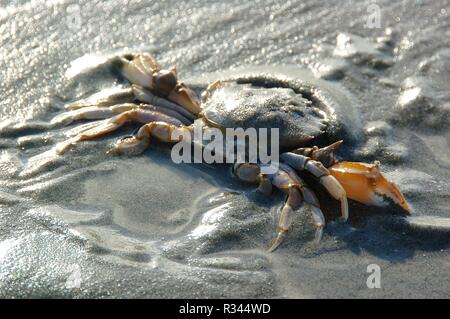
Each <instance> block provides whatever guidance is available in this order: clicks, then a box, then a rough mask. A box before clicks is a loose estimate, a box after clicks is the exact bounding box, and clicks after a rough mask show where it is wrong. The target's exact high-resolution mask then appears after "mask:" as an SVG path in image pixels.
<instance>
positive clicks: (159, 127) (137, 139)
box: [111, 122, 190, 154]
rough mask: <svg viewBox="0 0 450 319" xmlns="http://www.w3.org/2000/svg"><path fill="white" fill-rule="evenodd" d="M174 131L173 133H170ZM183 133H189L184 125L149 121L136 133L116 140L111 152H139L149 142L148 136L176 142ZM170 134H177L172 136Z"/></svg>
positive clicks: (167, 141)
mask: <svg viewBox="0 0 450 319" xmlns="http://www.w3.org/2000/svg"><path fill="white" fill-rule="evenodd" d="M173 133H175V134H174V135H172V134H173ZM184 134H190V130H189V128H188V127H186V126H181V127H180V126H175V125H172V124H169V123H166V122H151V123H147V124H145V125H144V126H142V127H141V128H140V129H139V131H138V132H137V134H136V135H134V136H129V137H126V138H122V139H120V140H119V141H117V143H116V145H115V146H114V148H113V149H112V150H111V152H114V153H128V154H130V153H131V154H139V153H142V152H143V151H144V150H145V149H146V148H147V147H148V145H149V144H150V138H151V137H152V136H153V137H155V138H156V139H158V140H160V141H162V142H166V143H177V142H179V141H180V140H181V138H182V136H184ZM172 136H178V137H177V138H175V139H174V138H172Z"/></svg>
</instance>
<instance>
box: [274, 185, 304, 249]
mask: <svg viewBox="0 0 450 319" xmlns="http://www.w3.org/2000/svg"><path fill="white" fill-rule="evenodd" d="M287 194H288V197H287V199H286V203H285V204H284V206H283V208H282V209H281V213H280V219H279V221H278V227H277V237H275V239H274V240H273V241H272V243H271V244H270V247H269V249H268V250H267V251H268V252H273V251H274V250H275V249H277V248H278V247H279V246H280V245H281V243H282V242H283V241H284V238H285V237H286V234H287V231H288V230H289V227H290V226H291V225H292V222H293V220H294V214H295V211H296V210H297V209H298V208H299V207H300V205H301V203H302V196H301V194H300V191H299V189H298V188H297V187H295V186H290V187H289V188H288V189H287Z"/></svg>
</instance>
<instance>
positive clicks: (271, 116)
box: [186, 66, 362, 150]
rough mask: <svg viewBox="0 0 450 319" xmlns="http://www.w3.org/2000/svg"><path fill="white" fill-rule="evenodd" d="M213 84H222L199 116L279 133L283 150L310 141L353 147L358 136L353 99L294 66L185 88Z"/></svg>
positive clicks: (208, 79)
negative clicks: (347, 143) (338, 141)
mask: <svg viewBox="0 0 450 319" xmlns="http://www.w3.org/2000/svg"><path fill="white" fill-rule="evenodd" d="M213 79H215V80H216V79H220V80H221V81H222V84H221V85H220V86H219V87H218V88H217V89H216V90H214V91H213V92H212V93H211V94H210V96H209V98H208V99H207V100H206V101H205V102H204V103H203V104H202V113H203V115H204V116H205V117H206V118H207V119H209V120H211V121H212V122H214V123H218V124H220V125H221V126H223V127H227V128H237V127H241V128H244V129H247V128H268V129H270V128H278V129H279V134H280V147H281V148H282V149H285V150H288V149H293V148H297V147H301V146H304V145H306V144H308V143H313V140H314V143H315V144H317V143H326V142H328V141H330V140H336V138H339V139H341V138H345V139H346V140H347V141H352V140H353V141H356V140H357V136H358V135H359V136H360V134H361V132H362V130H361V127H360V123H361V121H360V120H359V113H358V111H357V108H356V103H355V102H354V100H353V98H352V97H351V95H350V94H349V93H348V92H347V91H345V89H343V88H342V87H341V86H339V85H338V84H335V83H332V82H329V81H325V80H320V79H317V78H315V77H314V76H313V75H312V74H311V73H310V72H309V71H307V70H304V69H300V68H298V67H296V66H293V67H287V66H286V67H277V68H273V67H251V68H249V67H247V68H243V69H240V70H234V71H228V72H226V73H225V74H220V73H219V74H218V73H211V74H206V75H203V76H202V77H200V78H196V79H191V80H188V81H186V82H187V83H188V84H189V86H192V87H194V88H196V87H197V88H201V87H203V88H204V87H205V86H206V85H207V84H209V83H212V81H213ZM321 138H323V140H321Z"/></svg>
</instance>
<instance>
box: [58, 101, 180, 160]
mask: <svg viewBox="0 0 450 319" xmlns="http://www.w3.org/2000/svg"><path fill="white" fill-rule="evenodd" d="M127 121H134V122H139V123H149V122H157V121H164V122H167V123H168V124H171V125H173V126H182V125H183V124H182V123H181V122H180V121H179V120H177V119H175V118H173V117H170V116H167V115H165V114H162V113H159V112H151V111H145V110H138V109H135V110H130V111H126V112H123V113H121V114H119V115H116V116H114V117H112V118H110V119H108V120H107V121H102V122H101V123H100V124H99V125H98V126H95V127H93V128H91V129H89V130H86V131H84V132H81V133H80V134H78V135H76V136H74V137H72V138H70V139H69V140H67V141H64V142H62V143H59V144H57V145H56V152H57V153H58V154H63V153H64V152H65V151H66V150H67V149H69V148H70V147H72V146H74V145H76V144H78V143H79V142H81V141H85V140H92V139H95V138H97V137H99V136H102V135H105V134H107V133H110V132H113V131H115V130H117V129H118V128H120V127H121V126H122V125H123V124H125V122H127Z"/></svg>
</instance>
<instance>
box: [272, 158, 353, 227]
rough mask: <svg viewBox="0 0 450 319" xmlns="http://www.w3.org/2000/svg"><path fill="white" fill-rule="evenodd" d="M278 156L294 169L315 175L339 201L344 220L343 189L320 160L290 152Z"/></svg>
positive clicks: (346, 206)
mask: <svg viewBox="0 0 450 319" xmlns="http://www.w3.org/2000/svg"><path fill="white" fill-rule="evenodd" d="M280 158H281V159H282V160H283V161H284V162H285V163H287V164H289V165H290V166H291V167H293V168H294V169H296V170H299V171H308V172H309V173H311V174H312V175H314V176H315V177H317V178H318V179H319V181H320V183H321V184H322V185H323V186H324V187H325V188H326V189H327V191H328V192H329V193H330V195H331V196H333V197H334V198H335V199H337V200H339V201H340V202H341V218H342V219H343V220H344V221H346V220H347V219H348V202H347V194H346V192H345V189H344V188H343V187H342V185H341V184H340V183H339V181H338V180H337V179H336V178H335V177H334V176H333V175H331V174H330V172H329V170H328V169H326V168H325V166H323V164H322V163H321V162H319V161H315V160H313V159H311V158H310V157H307V156H304V155H300V154H294V153H290V152H287V153H283V154H281V155H280Z"/></svg>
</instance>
